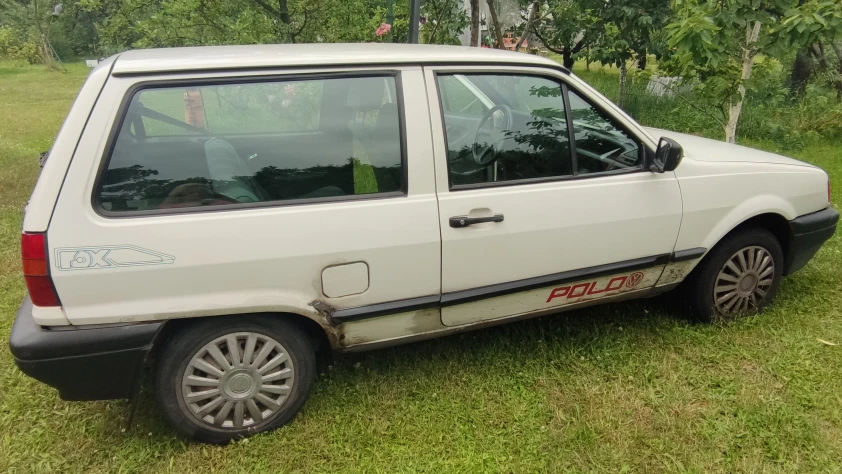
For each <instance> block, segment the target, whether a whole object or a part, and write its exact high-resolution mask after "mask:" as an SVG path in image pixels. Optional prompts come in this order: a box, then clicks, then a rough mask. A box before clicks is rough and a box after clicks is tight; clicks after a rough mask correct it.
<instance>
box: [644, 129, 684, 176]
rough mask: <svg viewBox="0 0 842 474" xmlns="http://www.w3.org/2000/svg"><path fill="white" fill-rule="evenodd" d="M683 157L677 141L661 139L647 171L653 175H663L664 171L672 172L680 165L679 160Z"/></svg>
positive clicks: (682, 150) (682, 151)
mask: <svg viewBox="0 0 842 474" xmlns="http://www.w3.org/2000/svg"><path fill="white" fill-rule="evenodd" d="M683 157H684V149H683V148H681V145H679V144H678V142H677V141H675V140H673V139H671V138H667V137H661V140H660V141H659V142H658V149H657V150H656V151H655V157H654V158H653V159H652V163H650V164H649V171H651V172H653V173H663V172H665V171H673V170H675V169H676V168H678V164H679V163H681V158H683Z"/></svg>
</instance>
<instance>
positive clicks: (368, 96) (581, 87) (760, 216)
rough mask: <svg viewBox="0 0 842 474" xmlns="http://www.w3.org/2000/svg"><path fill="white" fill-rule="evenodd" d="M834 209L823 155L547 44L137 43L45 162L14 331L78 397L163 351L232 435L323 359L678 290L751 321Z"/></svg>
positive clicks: (185, 407)
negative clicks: (699, 124)
mask: <svg viewBox="0 0 842 474" xmlns="http://www.w3.org/2000/svg"><path fill="white" fill-rule="evenodd" d="M661 136H663V137H666V138H660V137H661ZM657 138H660V141H659V140H658V139H657ZM678 142H681V145H682V146H683V152H682V146H679V145H678ZM682 156H683V159H682ZM838 217H839V215H838V213H837V212H836V211H835V210H833V209H832V208H831V207H830V205H829V183H828V176H827V174H826V173H825V172H824V171H822V170H821V169H819V168H816V167H815V166H812V165H809V164H806V163H802V162H800V161H796V160H793V159H790V158H785V157H782V156H778V155H773V154H770V153H764V152H760V151H756V150H751V149H748V148H743V147H739V146H734V145H728V144H725V143H721V142H717V141H712V140H706V139H703V138H698V137H694V136H688V135H681V134H676V133H671V132H665V131H660V130H649V129H645V128H643V127H641V126H640V125H638V124H637V123H635V121H634V120H632V119H631V118H630V117H629V116H628V115H626V114H625V113H623V112H622V111H621V110H620V109H619V108H617V107H616V106H615V105H613V104H612V103H610V102H609V101H608V100H606V99H605V98H604V97H603V96H601V95H600V94H599V93H598V92H596V91H595V90H593V89H592V88H591V87H589V86H588V85H587V84H585V83H584V82H582V81H581V80H580V79H578V78H576V76H574V75H573V74H571V73H570V71H568V70H566V69H564V68H562V67H560V66H559V65H558V64H556V63H554V62H552V61H550V60H548V59H544V58H541V57H537V56H531V55H526V54H519V53H510V52H503V51H494V50H488V49H478V48H461V47H447V46H418V45H352V44H346V45H324V44H320V45H291V46H287V45H284V46H281V45H271V46H230V47H229V46H225V47H206V48H183V49H160V50H137V51H128V52H125V53H122V54H120V55H117V56H114V57H111V58H109V59H107V60H104V61H103V62H102V63H100V64H99V65H98V66H97V67H96V69H94V70H93V71H92V72H91V75H90V77H89V78H88V80H87V81H86V82H85V85H84V86H83V87H82V90H81V91H80V93H79V96H78V98H77V99H76V102H75V103H74V105H73V107H72V109H71V110H70V113H69V115H68V117H67V120H66V121H65V123H64V126H63V127H62V129H61V131H60V132H59V134H58V137H57V138H56V141H55V144H54V145H53V148H52V150H51V151H50V153H49V155H48V157H47V159H46V162H45V163H44V168H43V171H42V172H41V176H40V178H39V180H38V184H37V186H36V187H35V190H34V192H33V194H32V198H31V200H30V202H29V204H28V206H27V209H26V215H25V218H24V222H23V234H22V257H23V272H24V276H25V278H26V284H27V288H28V296H27V298H26V299H25V300H24V303H23V305H22V306H21V308H20V310H19V312H18V314H17V319H16V321H15V324H14V327H13V329H12V333H11V336H10V346H11V350H12V353H13V354H14V356H15V359H16V362H17V365H18V366H19V367H20V369H21V370H23V371H24V372H25V373H26V374H28V375H30V376H32V377H34V378H36V379H38V380H41V381H43V382H45V383H47V384H49V385H51V386H53V387H56V388H57V389H58V390H59V393H60V395H61V397H62V398H64V399H66V400H93V399H108V398H125V397H130V396H132V395H133V394H134V393H135V390H136V388H137V386H138V383H139V379H140V374H141V371H142V369H144V368H145V367H151V369H152V373H153V374H154V391H155V396H156V398H157V400H158V402H159V403H160V408H161V410H162V411H163V413H164V414H165V416H166V417H167V418H168V419H169V421H170V422H172V424H173V426H174V427H175V428H176V429H177V430H179V431H180V432H182V433H184V434H186V435H187V436H190V437H193V438H195V439H198V440H202V441H206V442H214V443H222V442H227V441H229V440H231V439H234V438H239V437H243V436H247V435H250V434H253V433H257V432H261V431H266V430H269V429H272V428H276V427H278V426H281V425H283V424H285V423H287V422H289V421H290V420H291V419H292V418H293V417H294V416H295V415H296V413H297V412H298V411H299V410H300V409H301V407H302V405H303V404H304V402H305V400H306V399H307V396H308V393H309V392H310V389H311V387H312V385H313V382H314V379H315V370H316V369H315V364H316V362H315V356H314V354H315V351H316V350H318V349H328V350H331V349H332V350H336V351H355V350H367V349H373V348H378V347H384V346H388V345H393V344H400V343H405V342H410V341H417V340H421V339H428V338H432V337H438V336H443V335H447V334H452V333H456V332H461V331H465V330H469V329H476V328H480V327H485V326H490V325H494V324H499V323H503V322H507V321H512V320H517V319H521V318H526V317H533V316H538V315H543V314H547V313H552V312H557V311H560V310H565V309H571V308H578V307H582V306H585V305H589V304H595V303H602V302H609V301H617V300H620V299H628V298H640V297H645V296H651V295H654V294H657V293H661V292H665V291H668V290H671V289H674V288H676V287H677V286H678V285H679V284H682V287H683V289H684V290H686V292H687V301H688V305H689V308H690V309H691V310H692V314H693V315H695V317H696V318H698V319H701V320H708V321H709V320H711V319H718V318H731V317H733V316H736V315H739V314H745V313H750V312H756V311H759V310H761V309H763V307H765V306H766V305H767V304H769V302H770V301H771V299H772V298H773V296H774V295H775V291H776V290H777V288H778V284H779V282H780V279H781V277H782V276H783V275H788V274H790V273H792V272H794V271H796V270H798V269H799V268H801V267H803V266H804V265H805V264H806V263H807V261H808V260H809V259H810V258H811V257H812V256H813V255H814V254H815V253H816V251H817V250H818V249H819V247H821V245H822V244H823V242H824V241H825V240H827V239H828V238H829V237H830V236H831V235H832V234H833V233H834V231H835V229H836V223H837V220H838ZM682 282H683V283H682Z"/></svg>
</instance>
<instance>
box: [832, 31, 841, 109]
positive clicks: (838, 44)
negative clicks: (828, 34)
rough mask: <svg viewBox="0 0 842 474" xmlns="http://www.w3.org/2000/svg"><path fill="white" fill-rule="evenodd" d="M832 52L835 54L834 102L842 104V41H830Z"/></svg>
mask: <svg viewBox="0 0 842 474" xmlns="http://www.w3.org/2000/svg"><path fill="white" fill-rule="evenodd" d="M830 45H831V46H832V47H833V52H834V53H836V59H837V63H836V84H835V85H836V101H837V102H842V41H831V42H830Z"/></svg>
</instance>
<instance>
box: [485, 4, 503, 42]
mask: <svg viewBox="0 0 842 474" xmlns="http://www.w3.org/2000/svg"><path fill="white" fill-rule="evenodd" d="M485 1H486V3H488V13H490V14H491V23H493V24H494V37H495V42H496V43H497V46H496V47H497V49H505V46H504V45H503V30H502V29H501V28H500V22H499V21H498V20H497V9H496V8H494V0H485Z"/></svg>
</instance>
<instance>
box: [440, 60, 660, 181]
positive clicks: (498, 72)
mask: <svg viewBox="0 0 842 474" xmlns="http://www.w3.org/2000/svg"><path fill="white" fill-rule="evenodd" d="M468 66H470V65H468ZM432 72H433V76H434V77H435V79H436V80H435V83H436V94H437V98H438V103H439V104H438V105H439V113H440V114H441V127H442V135H443V136H444V146H445V162H446V164H447V185H448V190H449V191H467V190H474V189H486V188H497V187H501V186H520V185H526V184H542V183H551V182H556V181H573V180H579V179H593V178H602V177H606V176H616V175H623V174H633V173H640V172H644V171H648V169H647V168H646V161H647V151H648V150H649V148H648V147H647V146H646V144H645V143H644V142H643V140H642V139H641V138H640V137H639V136H638V134H637V133H634V132H632V131H631V130H629V128H628V127H626V126H625V124H623V123H617V121H616V120H613V119H609V121H610V122H611V124H612V125H614V126H615V127H617V128H619V129H620V130H621V131H623V132H624V133H626V134H627V135H629V136H631V137H634V139H635V141H636V142H637V143H638V145H639V150H640V153H641V156H640V158H641V159H640V166H638V167H635V168H626V169H616V170H611V171H602V172H599V173H582V174H580V173H579V172H578V169H577V162H576V151H575V150H576V145H575V143H573V144H571V147H570V149H571V158H572V166H573V174H572V175H565V176H549V177H540V178H528V179H513V180H510V181H495V182H489V183H472V184H456V185H454V184H453V182H452V181H451V178H450V159H449V149H448V148H447V146H448V145H447V125H446V124H445V121H444V109H443V103H442V99H441V97H442V93H441V88H440V87H439V80H438V79H439V76H453V75H464V76H471V75H473V76H481V75H488V74H494V75H520V76H533V77H540V78H543V79H549V80H552V81H554V82H556V83H558V84H560V85H561V87H562V101H563V102H564V113H565V119H566V120H567V124H568V125H567V129H568V132H567V133H568V139H570V141H571V142H573V141H575V137H574V136H573V128H572V121H571V120H570V117H571V113H570V105H569V99H568V91H569V90H572V91H573V92H575V93H576V94H577V95H578V96H579V97H581V98H582V99H583V100H585V101H586V102H587V103H588V104H589V105H590V106H591V107H593V108H595V109H596V110H597V111H599V112H600V113H601V114H602V115H604V116H608V117H611V114H610V113H609V112H608V111H607V110H606V109H605V107H603V106H602V105H601V104H598V103H594V102H593V101H591V100H588V99H587V95H586V94H583V93H582V92H581V91H579V90H578V89H576V87H575V86H571V85H570V84H568V83H567V81H565V80H562V79H561V78H559V77H558V76H554V75H552V74H548V73H542V72H541V71H540V70H537V68H536V70H535V71H518V70H506V69H503V70H500V69H496V70H495V69H467V70H466V69H461V70H460V69H455V68H448V69H444V70H434V71H432ZM568 74H569V72H568Z"/></svg>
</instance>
